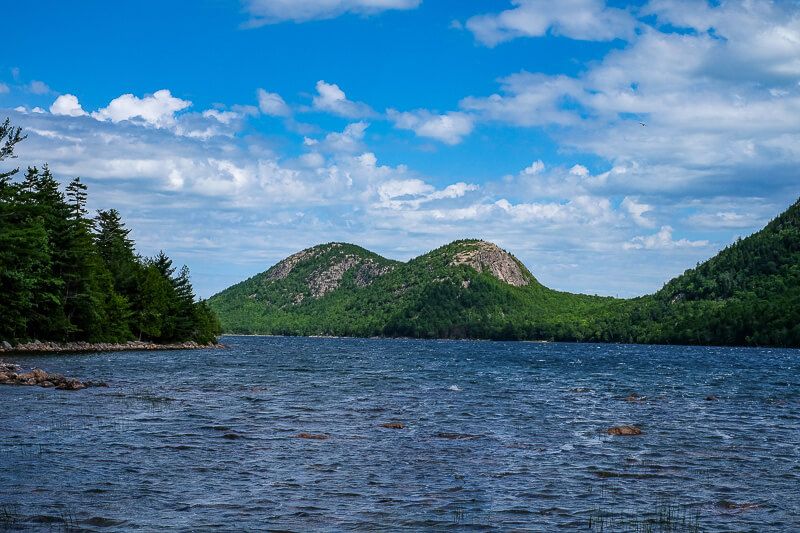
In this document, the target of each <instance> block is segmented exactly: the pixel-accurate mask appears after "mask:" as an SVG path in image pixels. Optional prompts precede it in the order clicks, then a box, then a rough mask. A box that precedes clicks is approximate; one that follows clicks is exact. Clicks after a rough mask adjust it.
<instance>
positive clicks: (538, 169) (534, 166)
mask: <svg viewBox="0 0 800 533" xmlns="http://www.w3.org/2000/svg"><path fill="white" fill-rule="evenodd" d="M543 171H544V163H543V162H542V160H541V159H537V160H536V161H534V162H533V163H531V165H530V166H529V167H526V168H524V169H522V172H520V174H523V175H525V176H535V175H536V174H540V173H542V172H543Z"/></svg>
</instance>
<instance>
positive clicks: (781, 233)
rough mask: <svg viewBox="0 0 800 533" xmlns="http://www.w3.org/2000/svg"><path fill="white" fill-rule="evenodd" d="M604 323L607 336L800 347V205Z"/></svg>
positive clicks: (632, 302) (619, 308)
mask: <svg viewBox="0 0 800 533" xmlns="http://www.w3.org/2000/svg"><path fill="white" fill-rule="evenodd" d="M610 311H611V312H609V313H608V314H607V315H605V316H604V317H601V318H600V320H599V321H598V329H599V330H601V331H603V332H604V334H605V336H606V339H604V340H619V341H636V342H657V343H685V344H729V345H775V346H800V201H798V202H796V203H795V204H794V205H792V206H791V207H790V208H789V209H787V210H786V211H785V212H784V213H782V214H781V215H780V216H778V217H777V218H775V219H774V220H772V221H771V222H770V223H769V224H767V226H765V227H764V228H763V229H762V230H761V231H758V232H757V233H754V234H753V235H750V236H749V237H747V238H745V239H739V240H738V241H736V242H735V243H734V244H732V245H730V246H728V247H727V248H725V249H724V250H722V251H721V252H720V253H719V254H717V255H716V256H714V257H713V258H711V259H709V260H708V261H706V262H704V263H702V264H700V265H698V266H697V267H696V268H693V269H690V270H687V271H686V272H685V273H684V274H682V275H681V276H678V277H676V278H675V279H673V280H671V281H669V282H668V283H667V284H666V285H664V287H663V288H662V289H661V290H660V291H658V292H656V293H655V294H653V295H652V296H647V297H644V298H639V299H635V300H629V301H627V302H623V303H620V304H617V305H615V306H613V307H612V308H611V310H610Z"/></svg>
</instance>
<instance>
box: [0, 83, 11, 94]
mask: <svg viewBox="0 0 800 533" xmlns="http://www.w3.org/2000/svg"><path fill="white" fill-rule="evenodd" d="M10 90H11V89H9V88H8V85H6V84H5V83H2V82H0V94H8V92H9V91H10Z"/></svg>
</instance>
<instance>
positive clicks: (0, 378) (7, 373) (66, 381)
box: [0, 362, 108, 391]
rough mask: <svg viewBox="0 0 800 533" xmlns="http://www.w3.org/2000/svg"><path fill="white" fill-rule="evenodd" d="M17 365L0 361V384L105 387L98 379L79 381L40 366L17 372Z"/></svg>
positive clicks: (71, 388)
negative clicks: (49, 371)
mask: <svg viewBox="0 0 800 533" xmlns="http://www.w3.org/2000/svg"><path fill="white" fill-rule="evenodd" d="M19 370H20V367H19V366H18V365H14V364H10V363H2V362H0V384H2V385H26V386H31V387H33V386H39V387H45V388H50V387H53V388H55V389H58V390H68V391H75V390H81V389H85V388H86V387H107V386H108V385H106V384H105V383H103V382H100V381H80V380H78V379H74V378H67V377H64V376H63V375H61V374H50V373H48V372H45V371H44V370H42V369H41V368H34V369H33V370H31V371H30V372H23V373H20V372H19Z"/></svg>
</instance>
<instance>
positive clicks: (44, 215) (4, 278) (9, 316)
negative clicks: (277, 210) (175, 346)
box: [0, 119, 220, 343]
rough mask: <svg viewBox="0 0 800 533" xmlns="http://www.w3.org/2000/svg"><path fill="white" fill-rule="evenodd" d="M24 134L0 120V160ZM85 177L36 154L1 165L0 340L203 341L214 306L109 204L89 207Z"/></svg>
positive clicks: (215, 329)
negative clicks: (63, 175) (62, 171)
mask: <svg viewBox="0 0 800 533" xmlns="http://www.w3.org/2000/svg"><path fill="white" fill-rule="evenodd" d="M24 139H25V136H24V135H23V134H22V131H21V129H20V128H16V127H14V126H12V125H11V123H10V122H9V120H8V119H6V120H5V122H3V123H2V124H1V125H0V161H3V160H6V159H10V158H13V157H14V149H15V147H16V145H17V144H19V143H20V142H22V141H23V140H24ZM86 204H87V187H86V185H85V184H84V183H82V182H81V180H80V178H75V179H73V180H72V181H70V182H69V184H68V185H67V186H66V187H65V188H64V190H63V191H62V190H61V187H60V185H59V182H58V181H57V180H56V178H55V177H54V176H53V173H52V172H51V170H50V168H49V167H48V166H47V165H46V164H45V165H43V166H42V167H41V168H37V167H29V168H28V169H27V170H26V171H25V172H24V173H21V172H19V169H12V170H10V171H7V172H4V173H0V340H6V341H12V342H16V341H24V340H32V339H39V340H47V341H89V342H124V341H128V340H148V341H152V342H159V343H163V342H179V341H186V340H194V341H197V342H201V343H207V342H210V341H213V340H215V339H216V336H217V335H218V334H219V333H220V326H219V321H218V320H217V317H216V315H215V314H214V313H213V312H212V311H211V309H210V308H209V307H208V306H207V305H206V303H205V302H204V301H196V299H195V294H194V290H193V288H192V285H191V282H190V280H189V270H188V268H187V267H185V266H184V267H183V268H181V269H177V268H176V267H175V266H174V265H173V264H172V261H171V260H170V259H169V257H167V256H166V255H165V254H164V253H163V252H160V253H159V254H158V255H157V256H155V257H152V258H148V257H142V256H141V255H139V254H138V253H137V252H136V250H135V247H134V242H133V240H132V239H131V238H130V236H129V234H130V229H128V228H126V227H125V224H124V223H123V221H122V218H121V217H120V214H119V212H117V211H116V210H114V209H110V210H106V211H102V210H101V211H98V212H97V214H96V215H95V216H94V217H89V216H88V210H87V207H86Z"/></svg>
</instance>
